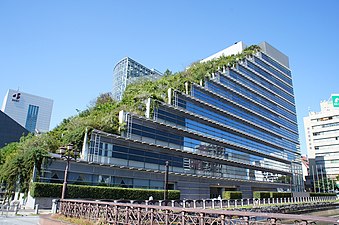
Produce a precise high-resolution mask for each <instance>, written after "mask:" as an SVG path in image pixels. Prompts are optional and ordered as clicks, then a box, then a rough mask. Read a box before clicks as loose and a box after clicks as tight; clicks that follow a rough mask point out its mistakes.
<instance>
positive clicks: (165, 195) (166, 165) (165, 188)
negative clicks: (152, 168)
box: [164, 161, 169, 201]
mask: <svg viewBox="0 0 339 225" xmlns="http://www.w3.org/2000/svg"><path fill="white" fill-rule="evenodd" d="M168 167H169V163H168V161H166V163H165V182H164V200H165V201H166V200H167V197H168Z"/></svg>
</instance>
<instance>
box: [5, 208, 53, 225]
mask: <svg viewBox="0 0 339 225" xmlns="http://www.w3.org/2000/svg"><path fill="white" fill-rule="evenodd" d="M34 213H35V210H33V209H20V210H19V211H18V213H17V214H16V215H15V213H14V212H6V211H4V212H1V210H0V225H33V224H34V225H36V224H39V215H41V214H48V213H51V210H39V215H36V214H34Z"/></svg>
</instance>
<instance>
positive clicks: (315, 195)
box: [310, 192, 336, 197]
mask: <svg viewBox="0 0 339 225" xmlns="http://www.w3.org/2000/svg"><path fill="white" fill-rule="evenodd" d="M319 196H336V193H316V192H310V197H319Z"/></svg>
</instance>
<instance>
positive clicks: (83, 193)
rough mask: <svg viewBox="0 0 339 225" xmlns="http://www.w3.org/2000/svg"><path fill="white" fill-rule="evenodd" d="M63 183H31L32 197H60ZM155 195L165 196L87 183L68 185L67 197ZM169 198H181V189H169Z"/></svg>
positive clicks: (103, 197) (119, 197) (108, 197)
mask: <svg viewBox="0 0 339 225" xmlns="http://www.w3.org/2000/svg"><path fill="white" fill-rule="evenodd" d="M61 191H62V184H51V183H40V182H34V183H31V187H30V193H31V196H32V197H53V198H60V197H61ZM150 196H153V199H154V200H160V199H163V197H164V191H163V190H151V189H137V188H121V187H100V186H86V185H67V196H66V197H67V198H86V199H131V200H146V199H148V198H149V197H150ZM168 199H172V200H175V199H180V191H178V190H169V191H168Z"/></svg>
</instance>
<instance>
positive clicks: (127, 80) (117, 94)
mask: <svg viewBox="0 0 339 225" xmlns="http://www.w3.org/2000/svg"><path fill="white" fill-rule="evenodd" d="M160 76H162V73H161V72H159V71H157V70H155V69H148V68H147V67H145V66H143V65H141V64H140V63H138V62H136V61H134V60H133V59H131V58H129V57H126V58H123V59H122V60H120V61H119V62H118V63H117V64H116V65H115V67H114V69H113V90H112V97H113V99H114V100H117V101H120V100H121V99H122V95H123V93H124V91H125V89H126V87H127V85H129V84H131V83H133V82H136V81H137V80H140V79H149V80H156V79H158V78H159V77H160Z"/></svg>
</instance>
